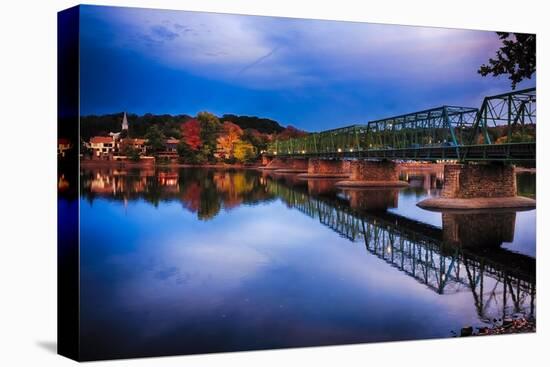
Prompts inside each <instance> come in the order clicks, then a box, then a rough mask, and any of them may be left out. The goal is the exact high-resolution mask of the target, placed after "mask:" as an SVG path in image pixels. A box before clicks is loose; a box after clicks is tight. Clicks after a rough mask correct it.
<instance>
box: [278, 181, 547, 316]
mask: <svg viewBox="0 0 550 367" xmlns="http://www.w3.org/2000/svg"><path fill="white" fill-rule="evenodd" d="M267 189H268V191H269V192H271V193H273V194H275V195H277V196H278V197H279V198H280V199H281V200H282V201H283V202H284V203H285V204H286V205H288V206H289V207H291V208H295V209H297V210H299V211H301V212H302V213H304V214H306V215H308V216H310V217H312V218H315V219H318V220H319V222H320V223H322V224H323V225H325V226H327V227H329V228H331V229H332V230H333V231H335V232H336V233H338V234H339V235H341V236H342V237H345V238H347V239H349V240H350V241H352V242H355V243H357V242H359V243H363V244H364V246H365V249H366V251H367V252H369V253H370V254H372V255H374V256H376V257H378V258H380V259H381V260H383V261H385V262H386V263H388V264H389V265H390V266H392V267H394V268H396V269H397V270H399V271H401V272H403V273H405V274H407V275H408V276H410V277H412V278H414V279H415V280H417V281H418V282H420V283H421V284H424V285H425V286H427V287H428V288H429V289H431V290H433V291H434V292H437V293H438V294H452V293H457V292H464V291H470V292H471V293H472V296H473V299H474V303H475V307H476V310H477V313H478V315H479V316H480V318H481V319H482V320H484V321H486V322H490V321H491V320H492V319H493V318H494V317H497V318H498V317H503V316H505V315H506V316H507V315H511V314H513V313H516V312H522V313H524V314H525V315H534V308H535V306H534V304H535V289H536V283H535V260H534V259H532V258H530V257H528V256H524V255H520V254H515V253H513V252H510V251H507V250H505V249H501V248H494V249H493V248H492V249H491V251H490V253H481V254H479V253H476V251H475V250H473V249H471V250H468V249H465V248H463V247H459V246H453V247H452V248H447V247H446V246H445V245H444V243H443V239H442V238H443V230H442V229H441V228H438V227H435V226H432V225H429V224H425V223H421V222H417V221H415V220H411V219H408V218H405V217H403V216H400V215H396V214H393V213H390V212H365V211H358V210H355V209H352V208H351V207H350V206H349V204H348V202H347V201H346V200H344V199H339V198H337V197H329V196H318V197H313V196H311V195H310V194H308V193H307V190H303V189H302V190H300V188H296V187H289V186H287V185H286V184H283V183H281V182H280V181H275V180H268V181H267ZM510 264H514V265H510ZM491 304H496V305H498V306H497V307H499V308H498V310H499V314H498V315H493V314H490V313H489V306H491Z"/></svg>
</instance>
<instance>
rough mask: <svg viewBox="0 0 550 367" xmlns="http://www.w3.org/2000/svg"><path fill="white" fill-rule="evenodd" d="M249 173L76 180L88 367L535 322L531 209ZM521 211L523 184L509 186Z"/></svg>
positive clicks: (418, 183) (421, 189)
mask: <svg viewBox="0 0 550 367" xmlns="http://www.w3.org/2000/svg"><path fill="white" fill-rule="evenodd" d="M402 177H403V179H406V180H407V181H409V182H410V184H411V185H410V186H409V187H408V188H405V189H400V190H353V191H349V190H338V189H336V188H335V187H334V185H333V184H334V181H333V180H309V181H303V180H299V179H297V178H296V176H293V175H276V174H274V173H269V172H258V171H255V170H214V169H156V170H155V169H134V170H131V169H129V170H121V169H93V170H86V169H83V170H82V172H81V176H80V185H81V196H80V198H79V200H80V224H81V229H80V231H81V232H80V235H81V253H80V261H81V270H80V276H81V293H80V297H81V298H80V299H81V324H80V327H81V335H82V341H81V342H82V353H83V356H82V357H83V358H85V359H102V358H116V357H120V356H124V357H128V356H135V357H139V356H147V355H151V354H154V355H164V354H166V355H168V354H188V353H205V352H218V351H235V350H250V349H268V348H282V347H298V346H316V345H330V344H345V343H363V342H380V341H392V340H410V339H423V338H445V337H452V336H454V333H456V332H458V333H460V329H461V328H462V327H464V326H467V325H474V326H480V325H490V324H491V323H492V322H493V320H494V319H499V318H503V317H505V316H506V317H508V316H512V315H515V314H521V315H524V316H533V317H534V314H535V296H534V295H535V218H536V212H535V210H531V211H524V212H513V211H512V212H511V211H508V212H506V211H505V212H491V213H487V212H481V213H479V212H478V213H467V214H460V213H448V212H447V213H438V212H430V211H426V210H423V209H420V208H418V207H417V206H416V203H417V202H419V201H420V200H422V199H424V198H426V197H428V196H435V195H438V194H439V193H440V191H441V185H442V178H443V174H442V172H441V171H429V170H416V171H415V170H408V171H403V172H402ZM518 191H519V192H520V193H521V194H522V195H527V196H531V197H534V195H535V175H534V174H521V175H518Z"/></svg>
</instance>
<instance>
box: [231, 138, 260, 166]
mask: <svg viewBox="0 0 550 367" xmlns="http://www.w3.org/2000/svg"><path fill="white" fill-rule="evenodd" d="M233 156H234V157H235V159H236V160H237V161H239V162H247V161H250V160H251V159H252V158H253V157H255V154H254V147H253V146H252V144H250V143H249V142H246V141H242V140H239V141H237V142H236V143H235V148H234V152H233Z"/></svg>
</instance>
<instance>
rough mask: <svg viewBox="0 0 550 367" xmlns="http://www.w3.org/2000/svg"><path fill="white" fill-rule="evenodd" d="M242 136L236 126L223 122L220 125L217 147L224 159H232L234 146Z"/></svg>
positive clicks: (241, 131)
mask: <svg viewBox="0 0 550 367" xmlns="http://www.w3.org/2000/svg"><path fill="white" fill-rule="evenodd" d="M242 135H243V130H242V129H241V128H240V127H239V126H238V125H236V124H234V123H232V122H229V121H225V122H224V123H223V124H222V128H221V132H220V135H219V136H218V146H219V148H220V150H221V151H222V153H223V155H224V156H225V158H229V159H233V158H234V156H235V155H234V154H235V144H236V143H237V142H238V141H239V140H240V138H241V136H242Z"/></svg>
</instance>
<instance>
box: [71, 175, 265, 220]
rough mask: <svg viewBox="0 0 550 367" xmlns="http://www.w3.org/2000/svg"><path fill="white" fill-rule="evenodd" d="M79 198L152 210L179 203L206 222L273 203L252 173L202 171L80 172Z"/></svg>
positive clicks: (256, 176) (258, 178)
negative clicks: (140, 202) (224, 212)
mask: <svg viewBox="0 0 550 367" xmlns="http://www.w3.org/2000/svg"><path fill="white" fill-rule="evenodd" d="M80 178H81V180H80V182H81V195H82V197H83V198H85V199H86V200H88V201H89V202H90V203H93V201H94V200H95V199H96V198H98V197H101V198H105V199H108V200H119V201H123V202H125V203H126V202H128V201H133V200H140V199H141V200H144V201H146V202H148V203H150V204H152V205H154V206H158V205H159V203H161V202H172V201H179V202H180V203H181V204H182V206H183V207H184V208H186V209H187V210H189V211H191V212H193V213H197V216H198V218H199V219H202V220H208V219H211V218H213V217H214V216H216V215H217V214H218V213H219V212H220V210H221V209H222V208H223V209H225V210H231V209H233V208H235V207H237V206H239V205H242V204H245V205H253V204H257V203H259V202H262V201H266V200H272V199H274V197H273V195H271V194H269V193H267V192H266V191H265V189H264V188H263V186H262V185H261V184H260V182H259V181H260V177H259V176H258V175H257V174H255V173H254V172H252V171H235V170H205V169H157V170H155V169H154V168H151V169H112V168H107V169H90V170H82V171H81V176H80Z"/></svg>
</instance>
